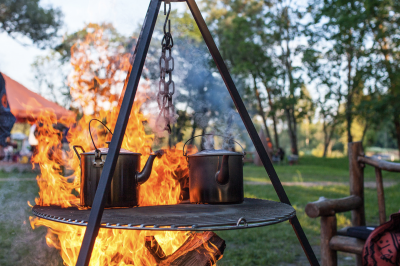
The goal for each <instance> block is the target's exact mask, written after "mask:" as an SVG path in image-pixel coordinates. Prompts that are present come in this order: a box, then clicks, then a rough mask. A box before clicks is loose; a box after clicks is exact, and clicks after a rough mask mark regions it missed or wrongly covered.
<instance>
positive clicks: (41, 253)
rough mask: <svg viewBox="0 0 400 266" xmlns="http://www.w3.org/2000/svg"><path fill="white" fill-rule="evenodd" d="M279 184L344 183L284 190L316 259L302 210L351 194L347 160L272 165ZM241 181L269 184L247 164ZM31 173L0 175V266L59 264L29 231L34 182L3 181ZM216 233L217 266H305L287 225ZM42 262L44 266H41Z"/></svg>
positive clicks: (257, 189)
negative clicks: (221, 248)
mask: <svg viewBox="0 0 400 266" xmlns="http://www.w3.org/2000/svg"><path fill="white" fill-rule="evenodd" d="M276 171H277V173H278V175H279V177H280V179H281V180H282V181H285V182H289V181H300V182H301V181H304V182H316V181H334V182H343V184H339V185H334V186H314V187H305V186H285V190H286V193H287V194H288V196H289V199H290V201H291V202H292V204H293V206H294V207H295V209H296V211H297V215H298V218H299V220H300V223H301V225H302V226H303V229H304V231H305V233H306V235H307V237H308V239H309V241H310V244H311V245H312V246H313V248H314V250H315V253H316V255H317V257H318V258H319V230H320V229H319V226H320V225H319V219H311V218H308V217H307V216H306V215H305V213H304V207H305V205H306V204H307V203H308V202H310V201H315V200H317V199H318V198H319V197H320V196H325V197H327V198H340V197H345V196H348V195H349V187H348V186H347V185H346V184H347V183H348V180H349V177H348V176H349V173H348V162H347V159H323V158H313V157H302V158H301V159H300V162H299V164H298V165H295V166H288V165H280V166H276ZM244 172H245V180H247V181H267V180H269V179H268V177H267V174H266V173H265V170H264V168H263V167H255V166H252V165H246V166H245V169H244ZM35 176H36V175H35V174H32V173H22V174H19V173H3V172H0V206H1V207H0V210H1V211H0V265H5V266H8V265H10V266H11V265H62V262H61V259H60V256H59V255H58V251H57V250H55V249H54V248H49V247H47V245H46V243H45V233H46V231H45V229H44V228H39V229H36V230H34V231H33V230H32V229H31V228H30V226H29V220H28V217H29V215H30V208H29V207H28V205H27V203H26V202H27V201H28V200H29V201H30V202H34V198H35V196H36V195H37V191H38V190H37V186H36V183H35V182H34V181H19V182H15V181H12V182H9V181H3V182H1V179H2V178H10V177H12V178H34V177H35ZM365 179H366V181H374V170H373V168H372V167H367V168H366V169H365ZM384 179H385V180H391V181H397V182H398V184H397V185H395V186H392V187H389V188H386V189H385V197H386V199H390V200H387V201H386V212H387V214H391V213H395V212H397V211H399V208H400V193H398V191H400V178H398V177H397V176H396V174H393V173H384ZM245 196H246V197H255V198H261V199H269V200H278V197H277V195H276V193H275V191H274V189H273V187H272V186H271V185H267V184H265V185H260V184H246V185H245ZM365 206H366V219H367V222H368V224H378V204H377V195H376V190H375V189H365ZM337 217H338V223H339V226H346V225H349V224H350V213H342V214H338V215H337ZM217 234H218V235H219V236H220V237H222V238H223V239H225V241H226V244H227V248H226V250H225V254H224V257H223V258H222V260H221V261H219V262H218V265H238V266H239V265H307V264H308V263H307V260H306V257H305V255H304V253H303V251H302V249H301V246H300V245H299V242H298V240H297V238H296V235H295V234H294V231H293V230H292V227H291V225H290V224H289V223H288V222H284V223H281V224H276V225H271V226H267V227H262V228H255V229H247V230H238V231H221V232H217ZM44 261H46V263H45V264H43V262H44ZM339 265H354V257H353V256H351V255H348V254H340V255H339Z"/></svg>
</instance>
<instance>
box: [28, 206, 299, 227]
mask: <svg viewBox="0 0 400 266" xmlns="http://www.w3.org/2000/svg"><path fill="white" fill-rule="evenodd" d="M32 211H33V214H34V215H36V216H38V217H40V218H44V219H47V220H52V221H55V222H61V223H67V224H73V225H80V226H86V225H87V221H88V218H89V213H90V210H78V209H77V208H64V209H63V208H61V207H58V206H43V207H42V206H37V205H36V206H35V207H33V210H32ZM295 214H296V211H295V210H294V208H293V207H292V206H290V205H287V204H284V203H280V202H275V201H269V200H260V199H248V198H246V199H245V200H244V202H243V203H241V204H232V205H210V204H178V205H164V206H149V207H136V208H118V209H105V210H104V213H103V218H102V220H101V227H103V228H113V229H130V230H157V231H217V230H234V229H244V228H252V227H259V226H266V225H271V224H276V223H280V222H283V221H286V220H288V219H290V218H292V217H293V216H294V215H295Z"/></svg>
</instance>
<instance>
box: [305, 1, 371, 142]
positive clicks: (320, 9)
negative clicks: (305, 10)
mask: <svg viewBox="0 0 400 266" xmlns="http://www.w3.org/2000/svg"><path fill="white" fill-rule="evenodd" d="M309 10H311V14H312V17H313V19H314V21H313V23H314V24H315V25H318V24H320V27H319V35H320V37H321V41H325V42H326V44H327V45H328V46H329V47H331V48H330V51H332V52H334V53H335V54H337V55H338V56H340V57H341V58H337V59H338V60H336V62H341V63H342V66H341V68H342V70H341V75H343V76H344V77H345V79H343V81H341V82H343V85H344V86H345V88H346V90H343V92H342V95H343V97H344V98H345V105H346V108H345V118H346V129H347V141H348V142H352V141H353V136H352V133H351V125H352V122H353V120H354V112H355V104H354V97H356V96H357V94H360V93H362V90H363V89H364V83H365V80H366V79H367V78H368V73H367V72H366V69H365V66H366V61H367V47H366V41H367V40H366V30H367V27H366V23H365V20H364V14H363V12H362V10H363V2H362V1H352V0H327V1H325V0H324V1H322V0H315V1H312V2H311V3H310V6H309ZM324 52H326V51H324Z"/></svg>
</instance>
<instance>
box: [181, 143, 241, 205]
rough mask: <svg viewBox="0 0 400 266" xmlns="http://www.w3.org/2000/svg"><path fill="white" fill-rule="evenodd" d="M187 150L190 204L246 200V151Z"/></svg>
mask: <svg viewBox="0 0 400 266" xmlns="http://www.w3.org/2000/svg"><path fill="white" fill-rule="evenodd" d="M186 143H187V142H186ZM236 143H237V142H236ZM238 144H239V143H238ZM185 145H186V144H185ZM239 146H240V144H239ZM242 149H243V148H242ZM183 150H184V155H185V156H186V157H187V160H188V163H189V195H190V203H208V204H221V203H241V202H243V200H244V193H243V157H244V155H245V152H244V151H243V153H239V152H233V151H228V150H213V149H210V150H203V151H201V152H198V153H195V154H191V155H187V153H185V147H184V148H183Z"/></svg>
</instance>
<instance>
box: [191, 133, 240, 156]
mask: <svg viewBox="0 0 400 266" xmlns="http://www.w3.org/2000/svg"><path fill="white" fill-rule="evenodd" d="M204 136H218V137H222V138H226V137H224V136H221V135H216V134H204V135H198V136H194V137H193V138H190V139H188V140H187V141H186V142H185V144H184V145H183V156H185V157H187V151H186V152H185V146H186V144H187V143H188V142H189V141H191V140H192V139H194V138H197V137H204ZM232 140H233V141H234V142H235V143H236V144H237V145H239V146H240V148H242V151H243V157H244V156H245V155H246V152H245V151H244V149H243V147H242V145H240V143H239V142H237V141H236V140H234V139H232Z"/></svg>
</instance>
